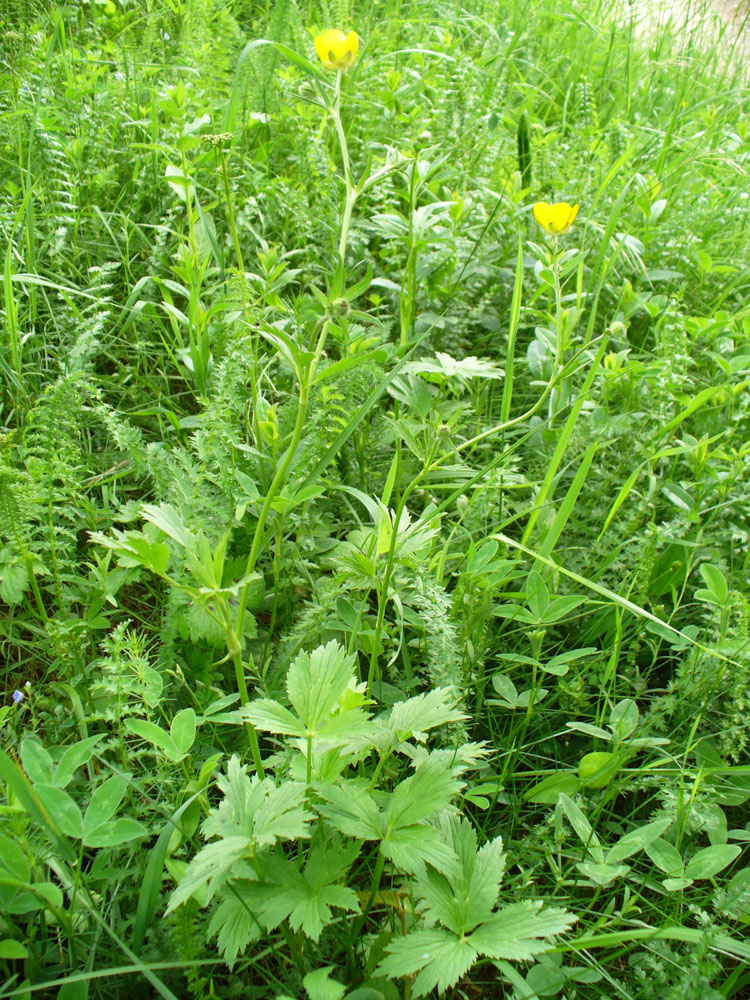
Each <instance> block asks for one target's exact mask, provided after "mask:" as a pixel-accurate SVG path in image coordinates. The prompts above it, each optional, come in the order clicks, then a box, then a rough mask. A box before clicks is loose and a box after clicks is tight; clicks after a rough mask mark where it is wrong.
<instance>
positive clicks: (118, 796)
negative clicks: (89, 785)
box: [83, 774, 128, 841]
mask: <svg viewBox="0 0 750 1000" xmlns="http://www.w3.org/2000/svg"><path fill="white" fill-rule="evenodd" d="M127 787H128V783H127V781H126V780H125V778H123V777H122V776H121V775H119V774H115V775H113V776H112V777H111V778H107V780H106V781H105V782H103V783H102V784H101V785H99V787H98V788H96V789H94V793H93V795H92V796H91V801H90V802H89V805H88V809H87V810H86V815H85V816H84V818H83V836H84V839H86V840H87V841H88V838H89V835H90V834H91V833H93V832H94V830H96V829H97V827H100V826H102V825H103V824H104V823H106V822H107V820H108V819H111V817H112V816H113V815H114V814H115V812H116V811H117V807H118V806H119V805H120V803H121V802H122V797H123V795H124V794H125V790H126V788H127Z"/></svg>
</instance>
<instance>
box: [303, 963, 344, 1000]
mask: <svg viewBox="0 0 750 1000" xmlns="http://www.w3.org/2000/svg"><path fill="white" fill-rule="evenodd" d="M331 972H333V966H330V965H329V966H328V967H327V968H323V969H316V970H315V971H314V972H310V973H308V974H307V975H306V976H305V978H304V979H303V980H302V985H303V986H304V987H305V990H306V991H307V996H308V997H309V1000H341V997H342V996H343V995H344V993H346V986H342V984H341V983H338V982H336V980H335V979H331ZM350 995H351V994H350Z"/></svg>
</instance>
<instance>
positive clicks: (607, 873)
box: [576, 861, 630, 885]
mask: <svg viewBox="0 0 750 1000" xmlns="http://www.w3.org/2000/svg"><path fill="white" fill-rule="evenodd" d="M576 868H577V869H578V871H579V872H580V873H581V875H585V876H586V878H588V879H591V881H592V882H595V883H596V884H597V885H609V884H610V882H614V880H615V879H617V878H623V877H624V876H625V875H627V874H628V872H629V871H630V868H628V866H627V865H609V864H594V863H593V862H591V861H581V862H579V863H578V864H577V865H576Z"/></svg>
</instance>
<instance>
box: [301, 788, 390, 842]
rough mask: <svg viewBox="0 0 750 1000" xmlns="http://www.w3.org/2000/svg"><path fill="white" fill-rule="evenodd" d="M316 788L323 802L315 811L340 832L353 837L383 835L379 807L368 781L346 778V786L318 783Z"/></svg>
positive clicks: (369, 837)
mask: <svg viewBox="0 0 750 1000" xmlns="http://www.w3.org/2000/svg"><path fill="white" fill-rule="evenodd" d="M317 792H318V794H319V795H320V796H321V798H323V799H324V800H325V802H326V804H325V805H321V806H319V807H318V812H319V813H320V814H321V815H322V816H324V817H325V818H326V819H327V820H328V821H329V822H330V823H331V824H332V825H333V827H334V828H335V829H336V830H339V831H340V832H341V833H343V834H344V836H346V837H355V838H356V839H357V840H380V838H381V837H382V836H383V824H382V820H381V816H380V810H379V809H378V807H377V804H376V802H375V799H374V798H373V797H372V793H371V791H370V786H369V783H367V782H365V783H363V784H358V783H356V782H354V781H348V782H347V783H346V787H342V786H341V785H322V786H320V787H318V788H317Z"/></svg>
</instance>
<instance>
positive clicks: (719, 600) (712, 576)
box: [695, 563, 729, 604]
mask: <svg viewBox="0 0 750 1000" xmlns="http://www.w3.org/2000/svg"><path fill="white" fill-rule="evenodd" d="M700 571H701V576H702V577H703V579H704V580H705V581H706V586H707V587H708V589H709V591H710V598H713V603H714V604H726V601H727V597H728V596H729V587H728V586H727V581H726V577H725V576H724V574H723V573H722V572H721V570H720V569H718V567H716V566H711V565H710V564H708V563H703V565H702V566H701V568H700ZM698 593H702V592H701V591H699V592H698ZM695 596H696V597H697V596H698V594H696V595H695ZM706 599H707V598H706V597H703V598H702V600H706Z"/></svg>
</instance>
